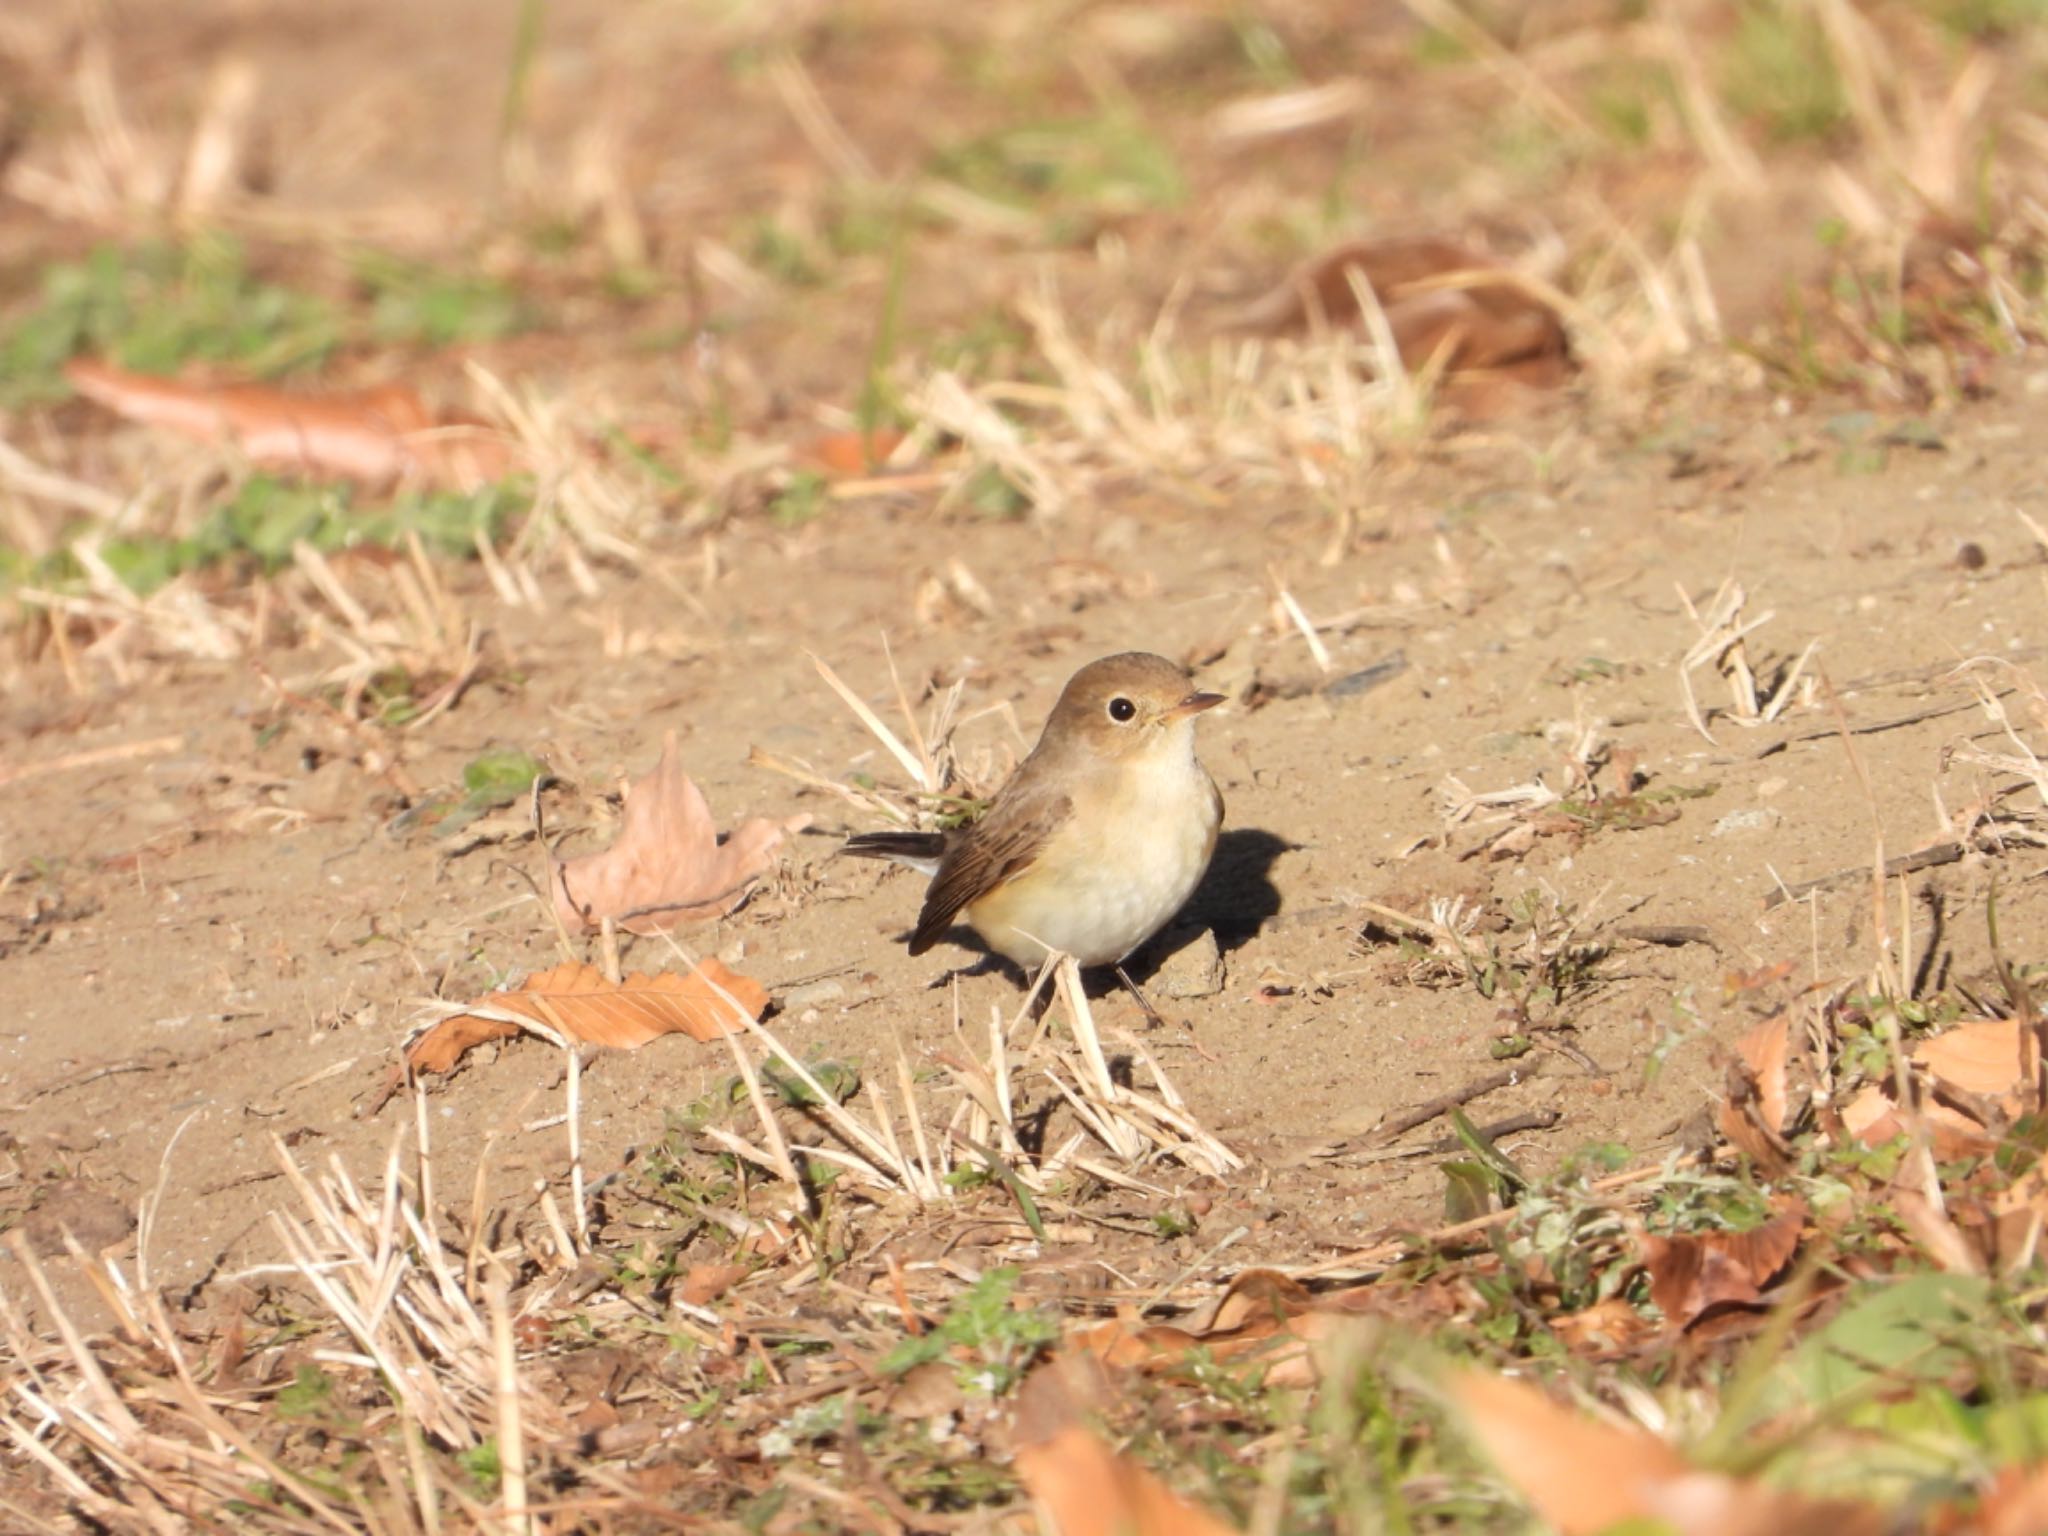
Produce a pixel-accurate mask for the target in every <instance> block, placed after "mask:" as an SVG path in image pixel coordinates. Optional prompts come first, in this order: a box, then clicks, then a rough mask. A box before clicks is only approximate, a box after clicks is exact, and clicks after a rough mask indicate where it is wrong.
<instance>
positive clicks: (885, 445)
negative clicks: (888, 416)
mask: <svg viewBox="0 0 2048 1536" xmlns="http://www.w3.org/2000/svg"><path fill="white" fill-rule="evenodd" d="M904 436H905V434H904V433H902V432H898V431H896V430H895V429H893V428H890V427H877V428H875V429H874V430H873V431H872V432H823V433H820V434H819V435H818V436H816V437H814V438H812V439H811V440H810V441H809V442H808V443H806V444H804V446H803V450H802V452H801V453H800V454H799V455H798V459H799V461H800V462H802V463H803V464H804V465H805V466H807V467H808V468H811V469H815V470H818V471H820V472H821V473H823V474H826V475H829V476H830V477H831V478H833V479H834V480H851V479H853V478H855V477H856V476H859V475H872V474H876V473H878V472H879V471H880V470H882V468H883V467H884V466H885V465H886V464H887V463H888V460H889V456H890V455H891V454H893V453H895V451H896V450H897V449H898V448H900V447H902V446H903V440H904Z"/></svg>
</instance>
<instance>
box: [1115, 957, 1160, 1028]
mask: <svg viewBox="0 0 2048 1536" xmlns="http://www.w3.org/2000/svg"><path fill="white" fill-rule="evenodd" d="M1110 969H1111V970H1113V971H1115V972H1116V979H1117V980H1118V981H1120V982H1122V983H1123V984H1124V990H1125V991H1126V992H1128V993H1130V994H1131V998H1132V1000H1133V1001H1135V1002H1136V1003H1137V1005H1138V1008H1139V1011H1140V1012H1142V1013H1143V1014H1144V1015H1145V1022H1146V1023H1147V1024H1149V1025H1151V1026H1152V1028H1154V1029H1164V1028H1165V1027H1166V1020H1165V1019H1163V1018H1161V1017H1160V1015H1159V1010H1158V1009H1157V1008H1154V1007H1153V1006H1152V1000H1151V999H1150V998H1148V997H1147V996H1145V994H1144V993H1143V992H1141V991H1139V990H1138V984H1137V983H1136V982H1135V981H1133V980H1131V977H1130V973H1129V972H1128V971H1126V970H1125V969H1124V966H1123V962H1122V961H1121V960H1119V961H1118V962H1117V963H1116V964H1115V965H1112V966H1111V967H1110Z"/></svg>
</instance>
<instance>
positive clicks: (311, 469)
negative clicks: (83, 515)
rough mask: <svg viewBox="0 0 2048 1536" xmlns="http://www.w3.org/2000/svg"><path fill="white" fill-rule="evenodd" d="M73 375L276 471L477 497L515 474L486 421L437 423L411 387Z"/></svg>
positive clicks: (128, 406) (133, 412)
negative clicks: (417, 485)
mask: <svg viewBox="0 0 2048 1536" xmlns="http://www.w3.org/2000/svg"><path fill="white" fill-rule="evenodd" d="M64 377H65V378H66V379H67V380H69V381H70V384H71V387H72V388H73V389H75V390H77V391H78V392H79V394H81V395H83V396H84V397H85V398H86V399H88V400H91V401H94V402H96V403H97V404H100V405H103V406H105V407H106V408H107V409H108V410H110V411H112V412H114V413H115V414H116V415H117V416H122V417H125V418H126V419H128V420H129V421H134V422H140V423H141V424H143V425H144V426H152V427H162V428H165V429H166V430H168V431H172V432H178V433H182V434H183V435H184V436H186V437H194V438H198V439H199V440H200V441H201V442H209V443H228V444H232V445H233V446H234V447H236V448H237V449H239V450H240V451H241V452H242V453H244V454H246V455H247V456H248V457H249V459H250V460H251V462H253V463H256V464H260V465H263V466H265V467H268V468H273V469H286V470H292V471H295V472H297V473H300V474H306V475H315V476H327V477H338V478H341V479H345V480H355V481H360V482H362V483H363V484H365V485H370V486H377V487H383V486H389V485H392V484H394V483H396V482H397V481H400V480H404V479H419V480H426V481H430V482H432V483H434V484H440V485H451V486H453V487H455V488H456V489H458V490H474V489H475V488H476V487H477V486H479V485H483V484H485V483H487V482H489V481H492V480H496V479H500V478H502V477H503V476H504V475H505V473H506V472H507V471H508V470H509V469H510V468H511V467H512V466H511V456H510V454H509V452H508V450H507V447H506V444H505V443H504V441H503V439H501V438H499V437H497V436H495V435H492V434H490V433H489V432H488V431H487V430H485V429H486V423H484V422H483V421H481V420H479V419H478V418H476V417H469V416H436V415H435V414H434V413H433V412H432V411H430V410H428V409H427V406H426V402H425V401H423V400H422V399H421V398H420V396H419V394H418V392H417V391H415V390H413V389H410V388H408V387H406V386H405V385H402V384H387V385H382V386H380V387H378V388H376V389H370V390H363V391H360V392H356V393H346V394H331V395H302V394H289V393H286V392H285V391H283V390H278V389H271V388H269V387H267V386H265V385H260V384H240V385H215V384H193V383H186V382H183V381H181V380H178V379H165V378H158V377H155V376H153V375H150V374H144V373H130V372H128V371H127V370H126V369H124V368H116V367H113V366H111V365H110V364H107V363H97V362H91V361H88V360H85V359H79V360H77V361H74V362H72V363H70V364H68V365H66V367H65V369H64Z"/></svg>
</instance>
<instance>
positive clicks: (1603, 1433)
mask: <svg viewBox="0 0 2048 1536" xmlns="http://www.w3.org/2000/svg"><path fill="white" fill-rule="evenodd" d="M1448 1387H1449V1392H1450V1396H1451V1398H1452V1400H1453V1401H1454V1402H1455V1403H1456V1404H1457V1405H1458V1406H1459V1407H1460V1408H1461V1409H1462V1410H1463V1411H1464V1414H1465V1419H1466V1422H1467V1424H1468V1425H1469V1426H1470V1427H1471V1430H1472V1433H1473V1436H1474V1437H1475V1438H1476V1439H1477V1440H1478V1441H1479V1443H1480V1444H1481V1445H1482V1446H1484V1447H1485V1448H1486V1451H1487V1454H1488V1455H1490V1456H1491V1457H1492V1458H1493V1460H1494V1462H1495V1463H1496V1464H1497V1465H1498V1466H1499V1467H1500V1469H1501V1472H1502V1473H1503V1474H1504V1475H1505V1476H1506V1477H1507V1479H1508V1481H1509V1482H1511V1483H1513V1484H1514V1485H1515V1486H1516V1487H1517V1488H1519V1489H1521V1491H1522V1492H1523V1494H1524V1495H1526V1496H1527V1498H1528V1500H1529V1502H1530V1503H1531V1504H1533V1505H1535V1506H1536V1510H1537V1512H1538V1513H1539V1514H1540V1515H1542V1516H1543V1518H1544V1519H1545V1520H1547V1521H1549V1522H1550V1524H1552V1525H1554V1526H1556V1527H1557V1528H1558V1530H1560V1531H1562V1532H1563V1533H1564V1536H1579V1533H1581V1532H1585V1533H1588V1536H1590V1533H1592V1532H1595V1531H1603V1530H1606V1529H1607V1528H1608V1527H1609V1526H1612V1525H1616V1524H1619V1523H1620V1522H1622V1521H1624V1520H1655V1521H1661V1522H1663V1524H1664V1525H1665V1526H1666V1527H1668V1528H1669V1529H1671V1530H1673V1531H1676V1532H1677V1533H1678V1536H1783V1533H1786V1532H1820V1531H1825V1532H1826V1533H1827V1536H1876V1533H1878V1532H1881V1531H1883V1530H1885V1529H1887V1526H1888V1520H1887V1517H1886V1515H1885V1513H1884V1511H1882V1510H1879V1509H1877V1508H1876V1507H1875V1506H1873V1505H1868V1504H1852V1503H1848V1502H1845V1501H1830V1502H1822V1501H1819V1500H1813V1499H1807V1498H1803V1497H1801V1496H1800V1495H1798V1494H1794V1493H1786V1492H1784V1491H1782V1490H1780V1489H1776V1488H1772V1487H1769V1486H1767V1485H1765V1484H1763V1483H1760V1482H1757V1481H1755V1480H1753V1479H1747V1478H1737V1477H1729V1476H1725V1475H1723V1474H1720V1473H1716V1472H1703V1471H1699V1470H1697V1469H1695V1468H1693V1467H1690V1466H1688V1465H1687V1464H1686V1462H1685V1460H1684V1458H1683V1457H1681V1456H1680V1455H1679V1454H1678V1452H1677V1451H1675V1450H1673V1449H1672V1448H1671V1447H1670V1446H1668V1445H1666V1444H1665V1443H1664V1442H1663V1441H1662V1440H1659V1439H1658V1438H1657V1437H1656V1436H1655V1435H1652V1434H1650V1433H1649V1432H1647V1431H1646V1430H1641V1429H1636V1428H1633V1427H1631V1426H1626V1425H1619V1424H1607V1423H1602V1422H1600V1421H1598V1420H1595V1419H1591V1418H1588V1417H1586V1416H1584V1415H1582V1414H1577V1413H1573V1412H1572V1411H1571V1410H1569V1409H1567V1408H1561V1407H1559V1406H1558V1405H1557V1404H1556V1403H1553V1402H1552V1401H1551V1400H1550V1399H1549V1398H1548V1397H1546V1396H1545V1395H1544V1394H1543V1392H1542V1391H1540V1390H1539V1389H1538V1388H1536V1387H1533V1386H1530V1385H1528V1384H1527V1383H1525V1382H1519V1381H1512V1380H1509V1379H1508V1378H1507V1377H1504V1376H1495V1375H1492V1374H1490V1373H1488V1372H1483V1371H1461V1372H1458V1373H1457V1374H1456V1375H1455V1376H1453V1377H1452V1378H1451V1379H1450V1381H1449V1383H1448Z"/></svg>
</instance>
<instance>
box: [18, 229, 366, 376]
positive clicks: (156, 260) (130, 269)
mask: <svg viewBox="0 0 2048 1536" xmlns="http://www.w3.org/2000/svg"><path fill="white" fill-rule="evenodd" d="M342 332H343V322H342V318H341V316H340V315H339V314H338V313H337V312H336V310H335V309H334V307H333V306H332V305H330V304H327V303H325V302H324V301H322V300H320V299H318V298H314V297H312V296H310V295H308V294H304V293H299V292H297V291H295V290H293V289H290V288H285V287H281V286H279V285H277V284H275V283H270V282H266V281H264V280H262V279H261V278H258V277H257V276H256V275H255V274H254V273H253V272H251V271H250V270H249V267H248V264H247V261H246V259H245V257H244V254H243V251H242V248H241V246H240V245H239V244H238V243H237V242H236V241H234V240H232V239H229V238H228V237H226V236H224V235H209V236H202V237H198V238H195V239H192V240H189V241H187V242H185V243H184V244H181V245H173V244H167V243H162V242H156V243H151V244H146V245H142V246H138V247H136V248H134V249H132V250H129V249H124V248H122V247H120V246H117V245H102V246H100V247H99V248H97V249H96V250H94V251H93V252H92V254H91V255H89V256H87V257H86V258H85V260H83V261H79V262H64V263H60V264H59V265H56V266H53V267H51V268H49V269H48V270H47V271H46V272H45V273H44V275H43V289H42V294H41V296H40V298H39V299H38V300H37V302H36V303H35V304H34V305H33V306H32V307H31V308H30V309H29V310H28V312H27V313H26V314H23V315H21V316H20V317H18V318H17V319H16V320H15V321H14V322H13V325H12V329H11V331H10V333H9V334H8V336H7V338H6V339H5V341H0V404H6V405H16V406H18V405H26V404H34V403H38V402H43V401H50V400H60V399H63V398H64V397H65V396H66V395H67V394H68V393H69V389H68V387H67V386H66V385H65V383H64V380H63V372H62V370H63V367H64V365H65V364H66V363H67V362H69V361H70V360H71V359H72V358H74V357H77V356H80V355H81V354H85V353H91V354H93V355H95V356H98V357H104V358H108V359H110V360H112V361H113V362H115V363H118V364H119V365H120V366H122V367H124V368H132V369H134V370H136V371H138V372H141V373H157V374H170V373H176V372H177V371H178V370H179V369H181V368H184V367H186V366H188V365H190V364H193V363H217V364H228V365H232V366H233V367H234V368H235V369H236V370H237V371H238V372H240V373H243V374H245V375H248V376H251V377H255V378H272V377H275V376H277V375H279V374H283V373H289V372H291V371H293V370H294V369H299V368H308V367H312V366H313V365H315V364H317V363H319V362H321V361H322V360H323V359H324V358H326V357H327V355H328V354H329V353H330V352H332V351H333V350H334V348H335V347H336V346H337V345H338V344H339V343H340V341H341V339H342Z"/></svg>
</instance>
